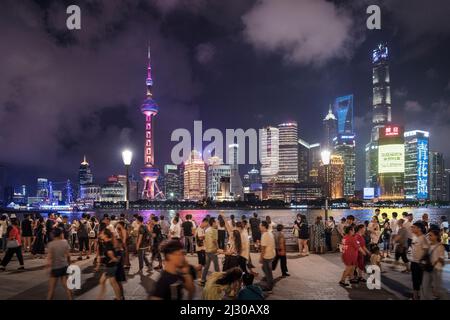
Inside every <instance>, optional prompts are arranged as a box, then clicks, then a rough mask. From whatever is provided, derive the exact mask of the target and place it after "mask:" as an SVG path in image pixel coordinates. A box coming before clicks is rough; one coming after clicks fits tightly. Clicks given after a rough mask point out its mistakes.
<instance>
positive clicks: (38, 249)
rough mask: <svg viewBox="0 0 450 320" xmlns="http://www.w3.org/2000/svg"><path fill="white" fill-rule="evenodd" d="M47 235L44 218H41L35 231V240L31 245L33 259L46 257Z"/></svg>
mask: <svg viewBox="0 0 450 320" xmlns="http://www.w3.org/2000/svg"><path fill="white" fill-rule="evenodd" d="M45 233H46V231H45V222H44V218H42V217H40V218H39V219H38V222H37V225H36V228H35V229H34V239H33V243H32V245H31V254H32V255H33V258H38V257H39V258H43V257H44V255H45Z"/></svg>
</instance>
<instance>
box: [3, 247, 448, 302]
mask: <svg viewBox="0 0 450 320" xmlns="http://www.w3.org/2000/svg"><path fill="white" fill-rule="evenodd" d="M25 257H26V260H25V267H26V270H25V271H17V270H16V269H17V267H18V263H17V261H16V260H13V261H12V262H11V263H10V264H9V265H8V266H7V271H6V272H3V273H0V300H9V299H12V300H20V299H29V300H42V299H45V298H46V294H47V281H48V275H47V273H46V270H45V260H44V259H32V258H31V257H30V256H29V255H25ZM75 258H76V257H75V256H74V259H75ZM188 260H189V261H190V263H192V264H196V261H197V258H196V256H188ZM252 260H253V262H254V264H255V265H257V272H259V274H260V276H261V275H262V271H261V269H260V266H259V264H258V263H256V262H257V261H258V255H257V254H256V253H252ZM92 262H93V260H92V257H91V259H89V260H83V261H76V262H74V263H75V264H77V265H79V266H80V268H81V270H82V286H81V289H80V290H76V291H75V292H74V296H75V299H77V300H92V299H96V297H97V294H98V289H99V288H98V279H99V275H98V274H96V273H95V272H94V269H93V266H92ZM131 264H132V268H131V269H130V270H129V272H128V275H127V282H126V283H124V289H125V298H126V299H127V300H142V299H146V298H147V296H148V293H149V292H151V290H152V288H153V286H154V284H155V281H156V280H157V278H158V275H159V273H158V272H152V273H150V274H148V273H147V272H144V273H143V274H139V273H138V272H137V258H136V257H132V258H131ZM288 268H289V273H290V274H291V276H290V277H287V278H281V272H280V271H279V268H278V269H277V270H276V271H275V273H274V277H275V281H276V285H275V288H274V289H273V293H272V294H271V295H269V297H268V299H270V300H330V299H333V300H353V299H355V300H368V299H370V300H373V299H376V300H399V299H408V298H410V296H411V275H410V274H403V273H401V272H398V271H394V270H392V269H391V268H390V267H389V264H387V263H384V264H383V268H384V270H386V273H383V274H382V289H381V290H369V289H368V288H367V287H366V285H365V284H361V285H354V286H353V287H352V288H351V289H346V288H342V287H341V286H339V285H338V281H339V278H340V276H341V273H342V270H343V265H342V263H341V260H340V255H339V254H338V253H329V254H324V255H314V254H311V255H309V256H307V257H299V256H298V255H297V254H288ZM444 279H445V285H446V288H447V289H450V265H448V264H447V265H446V269H445V272H444ZM255 282H257V280H255ZM107 288H108V289H107V294H106V299H109V300H110V299H113V297H114V295H113V292H112V289H111V288H110V286H109V284H108V285H107ZM200 296H201V287H199V286H197V290H196V295H195V299H199V298H200ZM65 298H66V297H65V294H64V291H63V290H62V287H61V286H59V285H58V286H57V289H56V292H55V299H65Z"/></svg>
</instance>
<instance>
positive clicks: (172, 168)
mask: <svg viewBox="0 0 450 320" xmlns="http://www.w3.org/2000/svg"><path fill="white" fill-rule="evenodd" d="M164 194H165V196H166V198H167V199H168V200H179V199H181V198H182V197H181V193H180V176H179V175H178V166H176V165H172V164H166V165H165V166H164Z"/></svg>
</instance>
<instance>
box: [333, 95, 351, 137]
mask: <svg viewBox="0 0 450 320" xmlns="http://www.w3.org/2000/svg"><path fill="white" fill-rule="evenodd" d="M334 113H335V114H336V115H337V133H338V134H345V135H347V134H354V131H353V95H352V94H349V95H347V96H342V97H338V98H336V101H335V104H334Z"/></svg>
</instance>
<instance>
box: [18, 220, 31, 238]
mask: <svg viewBox="0 0 450 320" xmlns="http://www.w3.org/2000/svg"><path fill="white" fill-rule="evenodd" d="M21 227H22V234H23V235H25V236H28V235H30V236H31V235H32V234H33V231H32V228H31V221H30V219H25V220H23V221H22V225H21Z"/></svg>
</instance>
